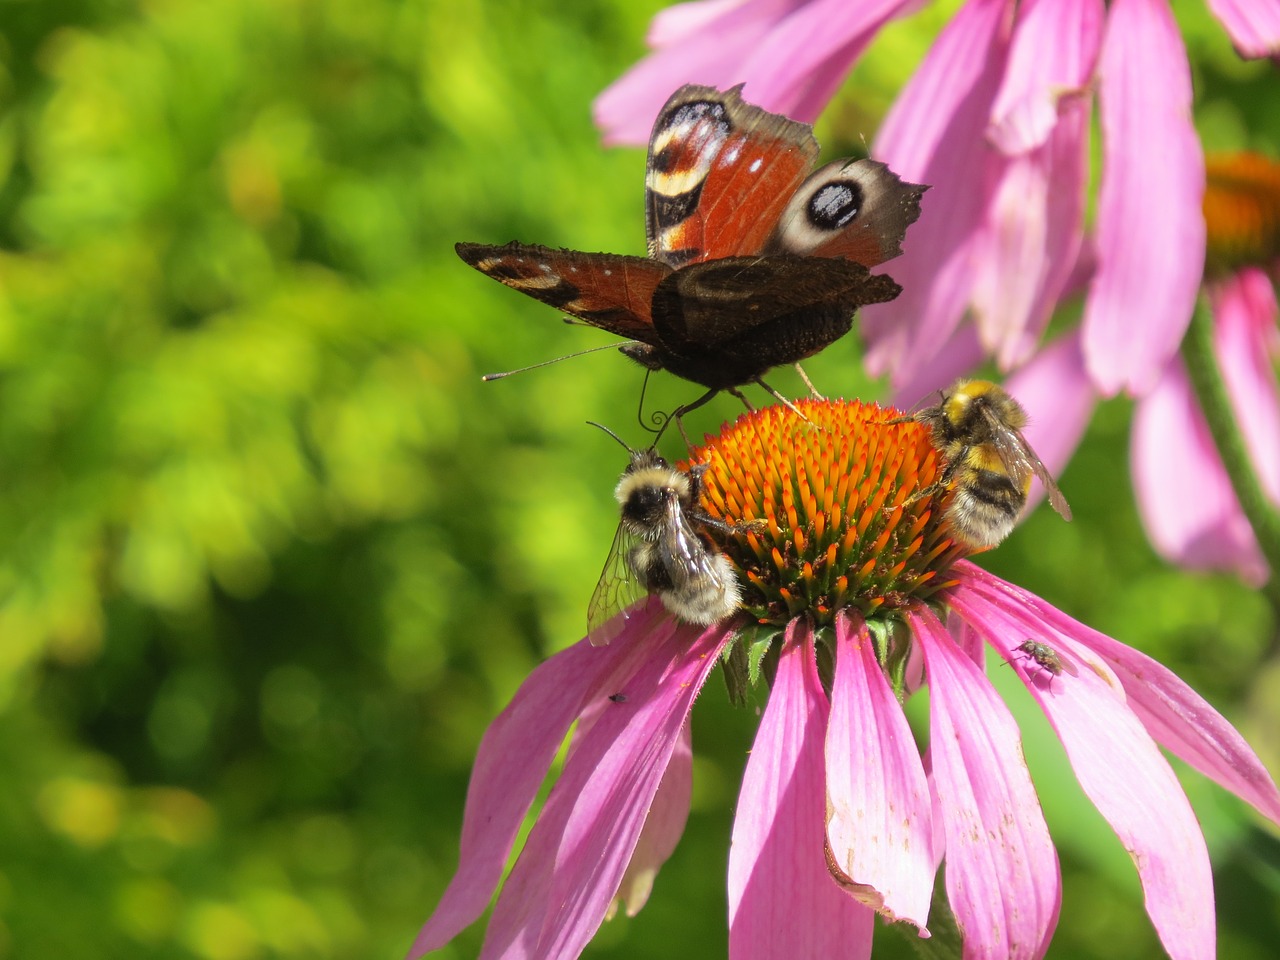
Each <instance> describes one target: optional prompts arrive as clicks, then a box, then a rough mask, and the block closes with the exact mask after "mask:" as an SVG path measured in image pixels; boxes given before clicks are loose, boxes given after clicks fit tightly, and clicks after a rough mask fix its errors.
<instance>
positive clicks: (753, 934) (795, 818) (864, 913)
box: [729, 619, 875, 960]
mask: <svg viewBox="0 0 1280 960" xmlns="http://www.w3.org/2000/svg"><path fill="white" fill-rule="evenodd" d="M829 710H830V707H829V705H828V703H827V695H826V694H825V693H824V692H823V690H822V682H821V681H820V680H819V679H818V665H817V661H816V659H815V656H814V648H813V638H812V634H811V633H810V630H809V628H808V626H807V624H806V623H805V621H803V620H799V619H797V620H793V621H792V622H791V625H790V626H789V627H788V628H787V638H786V642H785V643H784V645H783V648H782V654H781V656H780V658H779V660H778V672H777V677H776V679H775V680H774V684H773V689H772V690H771V691H770V692H769V703H768V706H766V707H765V712H764V717H763V718H762V719H761V721H760V727H759V729H758V730H757V731H756V741H755V746H754V747H753V748H752V750H751V756H750V759H749V760H748V761H747V769H746V773H745V774H744V776H743V779H742V791H741V793H740V794H739V796H738V809H737V815H736V816H735V817H734V822H733V845H732V846H731V847H730V849H729V957H730V960H775V958H782V957H844V958H849V960H858V958H863V960H866V958H868V957H870V956H871V935H872V927H873V920H874V917H875V914H874V913H873V912H872V911H871V909H870V908H868V907H866V906H864V905H863V904H861V903H859V902H858V901H856V900H855V899H853V898H852V897H850V896H848V895H847V894H845V893H844V892H843V891H842V890H841V889H840V888H839V887H838V886H837V885H836V883H835V881H834V880H833V879H832V878H831V874H830V872H828V870H827V866H826V861H825V858H824V855H823V844H824V841H825V831H824V824H825V822H826V789H825V776H824V773H823V735H824V732H825V730H826V726H827V715H828V712H829Z"/></svg>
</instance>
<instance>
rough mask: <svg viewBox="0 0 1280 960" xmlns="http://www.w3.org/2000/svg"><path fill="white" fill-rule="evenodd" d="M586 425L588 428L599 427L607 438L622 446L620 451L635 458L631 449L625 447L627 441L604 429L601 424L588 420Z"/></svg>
mask: <svg viewBox="0 0 1280 960" xmlns="http://www.w3.org/2000/svg"><path fill="white" fill-rule="evenodd" d="M587 423H588V424H589V425H590V426H593V427H599V428H600V429H601V430H603V431H604V432H605V433H607V434H608V435H609V436H611V437H613V439H615V440H617V441H618V443H619V444H620V445H621V446H622V449H624V450H626V451H627V453H629V454H631V455H632V456H635V451H634V450H632V449H631V447H629V446H628V445H627V441H625V440H623V439H622V438H621V437H620V436H618V435H617V434H616V433H614V432H613V431H612V430H610V429H609V428H608V427H606V426H605V425H604V424H603V423H596V422H595V421H594V420H588V421H587Z"/></svg>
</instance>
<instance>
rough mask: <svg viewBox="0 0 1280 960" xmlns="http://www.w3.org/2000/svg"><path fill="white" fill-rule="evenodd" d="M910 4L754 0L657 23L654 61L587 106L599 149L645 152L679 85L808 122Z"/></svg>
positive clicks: (690, 10)
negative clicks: (701, 87)
mask: <svg viewBox="0 0 1280 960" xmlns="http://www.w3.org/2000/svg"><path fill="white" fill-rule="evenodd" d="M911 2H912V0H874V2H868V3H860V4H849V3H847V2H846V0H807V2H803V3H795V2H778V0H756V2H747V3H732V4H721V3H714V4H687V5H684V6H682V7H675V8H672V9H671V10H668V11H666V12H665V15H660V18H661V19H655V21H654V29H653V30H652V31H651V32H650V35H649V41H650V43H651V44H653V45H654V46H656V47H661V49H658V50H657V51H656V52H654V53H653V54H651V55H650V56H648V57H647V58H645V59H644V60H642V61H641V62H640V63H639V64H637V65H636V66H635V67H633V68H632V69H631V70H630V71H629V72H628V73H627V74H626V75H624V76H623V77H622V78H621V79H620V80H618V81H617V82H615V83H614V84H613V85H612V86H610V87H609V88H608V89H607V90H605V91H604V93H602V94H601V95H600V96H599V97H598V98H597V99H596V104H595V118H596V124H597V125H598V126H599V127H600V128H601V129H602V130H603V131H604V132H605V142H606V143H611V144H613V143H637V144H639V143H645V142H646V141H647V140H648V136H649V127H650V125H651V124H652V122H653V118H654V116H655V115H656V114H657V112H658V109H659V108H660V107H661V106H662V104H663V103H664V102H665V101H666V99H667V97H669V96H670V95H671V93H672V91H673V90H675V88H676V87H678V86H679V85H680V84H681V83H686V82H695V83H705V84H710V85H712V86H719V87H728V86H732V85H733V84H736V83H745V84H746V88H745V90H744V93H745V95H746V97H747V99H748V100H749V102H751V103H756V104H759V105H760V106H762V107H764V108H765V109H766V110H772V111H775V112H777V113H784V114H786V115H787V116H789V117H792V118H794V119H797V120H803V121H812V120H813V119H814V118H815V117H817V115H818V113H819V112H820V111H821V110H822V108H823V107H824V106H825V105H826V103H827V101H828V100H830V99H831V95H832V94H833V93H834V92H835V90H836V88H837V87H838V86H839V85H840V82H841V81H842V80H843V79H844V77H845V76H846V75H847V74H848V72H849V69H850V67H852V66H853V63H854V61H855V60H857V58H858V57H859V56H860V55H861V54H862V51H863V50H864V49H865V48H866V45H867V44H868V43H869V42H870V41H871V39H872V38H873V37H874V36H875V34H876V32H877V31H879V30H880V28H881V27H882V26H884V24H885V22H886V21H887V20H889V19H891V18H892V17H895V16H898V15H899V14H900V13H901V12H902V9H903V8H904V7H906V6H908V5H909V4H911Z"/></svg>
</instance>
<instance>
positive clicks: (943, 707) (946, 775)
mask: <svg viewBox="0 0 1280 960" xmlns="http://www.w3.org/2000/svg"><path fill="white" fill-rule="evenodd" d="M907 619H908V622H909V623H910V624H911V629H912V633H913V634H914V636H915V637H916V639H917V640H918V641H919V643H920V645H921V647H922V648H923V649H924V655H925V661H926V663H927V670H928V673H929V743H930V747H929V752H930V758H931V759H932V762H933V782H934V785H935V788H936V790H937V795H938V798H937V799H938V802H937V804H936V805H935V807H934V810H935V811H936V813H937V814H938V816H939V817H940V818H941V820H942V824H943V829H944V833H945V836H946V861H947V867H946V871H945V876H946V883H947V897H948V899H949V901H950V903H951V909H952V911H953V912H954V913H955V916H956V922H957V923H958V925H959V927H960V930H961V933H962V934H963V935H964V956H965V957H966V958H976V957H991V958H995V957H1003V958H1009V960H1014V958H1022V957H1026V958H1038V957H1041V956H1043V955H1044V952H1045V950H1046V949H1047V948H1048V946H1049V940H1050V939H1051V938H1052V936H1053V929H1054V927H1055V926H1056V925H1057V920H1058V909H1059V907H1060V906H1061V902H1062V887H1061V880H1060V877H1059V873H1058V856H1057V853H1056V852H1055V851H1054V848H1053V842H1052V841H1051V840H1050V839H1049V828H1048V826H1047V825H1046V824H1045V822H1044V814H1043V813H1042V812H1041V810H1040V801H1039V798H1038V797H1037V796H1036V792H1035V787H1033V786H1032V784H1031V774H1030V772H1029V771H1028V770H1027V765H1026V761H1025V760H1024V759H1023V755H1022V738H1021V736H1020V735H1019V733H1018V725H1017V723H1016V722H1015V721H1014V719H1013V716H1012V714H1010V713H1009V710H1008V708H1007V707H1006V706H1005V705H1004V702H1003V701H1002V700H1001V699H1000V698H999V697H998V696H997V695H996V692H995V690H994V689H993V688H992V686H991V684H990V683H989V682H988V681H987V678H986V676H985V675H984V674H983V671H982V669H981V668H980V667H979V666H978V665H977V664H975V663H974V662H973V660H971V659H970V658H969V657H968V656H967V655H966V654H965V653H964V652H962V651H961V650H960V648H959V647H957V646H956V643H955V641H954V640H952V638H951V636H950V635H949V634H948V633H947V631H946V629H945V628H944V627H943V625H942V624H941V623H940V622H939V621H938V619H937V617H935V616H934V615H933V613H932V612H931V611H929V609H928V608H927V607H921V608H920V612H918V613H913V614H910V615H909V616H908V618H907Z"/></svg>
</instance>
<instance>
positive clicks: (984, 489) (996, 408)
mask: <svg viewBox="0 0 1280 960" xmlns="http://www.w3.org/2000/svg"><path fill="white" fill-rule="evenodd" d="M912 419H913V420H915V421H917V422H918V423H921V424H923V425H924V426H926V427H928V428H929V433H930V438H931V440H932V442H933V445H934V447H935V448H936V449H937V450H938V452H939V453H940V454H941V455H942V457H943V459H944V460H945V461H946V465H945V467H944V468H943V472H942V477H941V479H939V481H938V483H937V486H938V487H947V486H950V485H952V484H953V483H954V486H955V490H954V493H953V495H952V498H951V504H950V506H949V507H948V508H947V512H946V515H945V518H946V520H947V521H948V523H949V525H950V527H951V532H952V535H953V536H954V537H955V539H957V540H959V541H960V542H961V543H963V544H964V545H965V546H967V547H969V548H970V549H971V550H985V549H987V548H989V547H994V546H995V545H996V544H998V543H999V542H1000V541H1001V540H1003V539H1004V538H1005V537H1007V536H1008V535H1009V531H1011V530H1012V529H1013V526H1014V524H1015V523H1017V520H1018V514H1019V513H1021V512H1022V508H1023V507H1025V506H1026V505H1027V493H1028V491H1029V490H1030V489H1031V478H1032V476H1036V477H1039V478H1040V482H1041V483H1043V484H1044V488H1045V491H1046V492H1047V493H1048V495H1049V503H1050V504H1051V505H1052V506H1053V509H1054V510H1056V511H1057V512H1058V513H1059V515H1061V517H1062V519H1064V520H1070V519H1071V508H1070V507H1069V506H1068V505H1067V500H1066V497H1064V496H1063V495H1062V491H1061V490H1059V489H1058V485H1057V484H1056V483H1055V482H1054V480H1053V477H1052V476H1050V475H1049V471H1048V469H1046V467H1045V465H1044V464H1043V463H1042V462H1041V461H1040V458H1039V457H1038V456H1036V453H1035V451H1034V450H1032V449H1031V445H1030V444H1028V443H1027V440H1026V438H1025V437H1024V436H1023V435H1022V428H1023V427H1024V426H1026V424H1027V412H1026V411H1025V410H1023V409H1022V405H1021V404H1020V403H1018V401H1017V400H1015V399H1014V398H1013V397H1011V396H1010V395H1009V394H1008V393H1006V392H1005V391H1004V390H1003V389H1001V388H1000V387H998V386H997V385H996V384H994V383H991V382H990V381H989V380H958V381H956V383H955V384H954V385H953V386H952V387H951V389H950V390H947V391H945V392H943V394H942V399H941V402H940V403H938V405H937V406H933V407H928V408H926V409H924V410H921V411H920V412H919V413H917V414H915V416H914V417H912Z"/></svg>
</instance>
